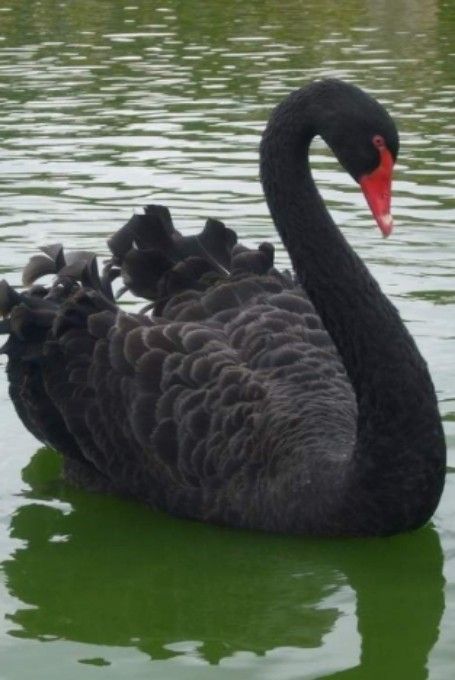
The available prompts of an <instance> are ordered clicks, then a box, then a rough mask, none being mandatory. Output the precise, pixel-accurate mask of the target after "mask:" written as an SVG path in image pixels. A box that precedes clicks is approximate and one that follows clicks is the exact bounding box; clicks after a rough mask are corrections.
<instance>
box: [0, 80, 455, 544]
mask: <svg viewBox="0 0 455 680" xmlns="http://www.w3.org/2000/svg"><path fill="white" fill-rule="evenodd" d="M317 135H319V136H320V137H322V139H323V140H324V141H325V142H326V144H327V145H328V147H329V148H330V149H331V151H332V152H333V154H334V156H335V157H336V159H337V160H338V162H339V163H340V164H341V166H342V167H343V168H344V170H345V171H346V172H347V173H348V174H349V175H350V176H351V177H352V178H353V179H354V180H355V182H356V183H357V184H358V185H359V186H360V189H361V191H362V192H363V194H364V196H365V198H366V200H367V203H368V205H369V207H370V210H371V213H372V216H373V217H374V219H375V220H376V222H377V225H378V227H379V229H380V231H381V232H382V234H383V235H384V236H388V235H389V234H390V233H391V231H392V227H393V221H392V218H391V215H390V206H391V188H392V175H393V169H394V165H395V162H396V158H397V154H398V148H399V137H398V132H397V128H396V125H395V123H394V121H393V119H392V117H391V116H390V115H389V113H388V112H387V111H386V109H385V108H384V106H382V105H381V104H380V103H379V102H378V101H377V100H376V99H374V98H373V97H372V96H371V95H369V94H367V93H366V92H365V91H363V90H362V89H361V88H359V87H357V86H356V85H354V84H351V83H348V82H345V81H342V80H339V79H335V78H326V79H322V80H317V81H313V82H311V83H309V84H306V85H304V86H302V87H301V88H299V89H297V90H295V91H293V92H291V93H290V94H288V95H287V96H286V97H285V99H284V100H283V101H282V102H281V103H279V104H278V106H276V108H275V109H274V110H273V112H272V113H271V115H270V118H269V121H268V123H267V125H266V127H265V130H264V132H263V135H262V139H261V142H260V147H259V156H260V178H261V182H262V187H263V191H264V196H265V199H266V203H267V205H268V208H269V211H270V215H271V217H272V220H273V222H274V225H275V228H276V230H277V232H278V235H279V236H280V238H281V240H282V243H283V245H284V247H285V248H286V250H287V252H288V254H289V258H290V262H291V264H292V271H291V272H289V271H279V270H278V269H277V268H276V267H275V266H274V248H273V245H272V244H270V243H267V242H265V243H261V244H259V246H258V248H257V249H249V248H247V247H246V246H244V245H242V244H241V243H240V242H238V239H237V234H236V232H235V231H234V230H233V229H231V228H229V227H226V226H225V225H224V224H223V223H222V222H221V221H219V220H217V219H209V220H207V222H206V224H205V227H204V228H203V230H202V231H201V232H200V233H199V234H198V235H193V236H184V235H182V233H181V232H179V231H178V230H177V229H176V228H175V226H174V224H173V221H172V218H171V214H170V212H169V210H168V209H167V208H166V207H164V206H161V205H149V206H147V207H146V208H145V210H144V212H143V214H135V215H133V217H132V218H131V219H130V220H129V221H128V222H127V224H126V225H124V226H123V227H121V228H120V229H119V230H118V231H117V232H116V233H114V235H113V236H112V237H111V238H110V239H109V241H108V246H109V249H110V252H111V257H110V259H108V260H107V261H106V262H105V263H104V266H103V269H102V271H101V273H100V268H99V266H98V263H97V259H96V257H95V255H93V254H92V253H90V252H85V251H76V252H71V251H69V252H66V251H65V249H64V247H63V246H62V245H61V244H52V245H48V246H45V247H43V248H42V251H41V254H39V255H35V256H33V257H32V258H31V260H30V261H29V263H28V264H27V265H26V267H25V269H24V272H23V283H24V289H23V290H22V291H19V290H16V289H15V288H14V287H12V286H10V285H9V284H8V283H7V282H6V281H3V282H2V283H1V284H0V311H1V313H2V315H3V317H4V318H3V321H2V322H1V324H0V332H1V333H3V334H7V335H8V338H7V340H6V343H5V344H4V346H3V348H2V350H1V351H2V352H3V353H5V354H6V355H7V358H8V362H7V375H8V379H9V393H10V396H11V399H12V401H13V403H14V406H15V408H16V411H17V413H18V415H19V417H20V418H21V420H22V421H23V423H24V424H25V426H26V427H27V428H28V429H29V430H30V431H31V432H32V433H33V434H34V435H35V436H36V437H37V438H38V439H39V440H40V441H41V442H43V443H44V444H46V445H47V446H50V447H53V448H54V449H56V450H57V451H59V452H60V453H61V454H62V458H63V475H64V476H65V478H66V479H67V480H68V481H69V482H70V483H73V484H75V485H77V486H79V487H81V488H84V489H86V490H88V491H93V492H104V493H110V494H118V495H119V496H123V497H128V498H134V499H137V500H138V501H140V502H143V503H145V504H147V505H149V506H151V507H152V508H155V509H158V510H164V511H166V512H168V513H170V514H172V515H174V516H177V517H181V518H187V519H193V520H198V521H203V522H210V523H214V524H218V525H225V526H230V527H235V528H241V529H250V530H260V531H266V532H274V533H285V534H297V535H302V536H321V537H343V536H346V537H347V536H350V537H362V536H363V537H365V536H388V535H392V534H396V533H399V532H404V531H410V530H413V529H417V528H419V527H421V526H422V525H424V524H425V523H426V522H428V521H429V519H430V518H431V517H432V515H433V513H434V511H435V509H436V507H437V505H438V502H439V500H440V497H441V494H442V491H443V486H444V479H445V470H446V462H445V460H446V458H445V457H446V449H445V440H444V434H443V429H442V424H441V418H440V415H439V412H438V404H437V397H436V393H435V389H434V386H433V383H432V379H431V376H430V373H429V370H428V367H427V364H426V362H425V360H424V359H423V357H422V356H421V354H420V352H419V350H418V349H417V346H416V343H415V341H414V339H413V338H412V336H411V334H410V333H409V331H408V330H407V328H406V326H405V325H404V323H403V321H402V320H401V318H400V315H399V313H398V311H397V309H396V308H395V307H394V305H393V304H392V303H391V302H390V300H389V299H388V298H387V297H386V295H385V294H384V293H383V292H382V291H381V289H380V287H379V285H378V283H377V282H376V280H375V279H374V278H373V276H372V275H371V273H370V272H369V270H368V268H367V267H366V265H365V264H364V262H363V261H362V259H361V258H360V257H359V256H358V255H357V254H356V253H355V252H354V250H353V248H352V247H351V246H350V245H349V243H348V241H347V240H346V238H345V237H344V236H343V234H342V232H341V230H340V229H339V228H338V227H337V226H336V225H335V223H334V221H333V219H332V217H331V215H330V213H329V211H328V209H327V208H326V206H325V204H324V201H323V199H322V197H321V195H320V193H319V192H318V189H317V186H316V183H315V181H314V179H313V176H312V173H311V169H310V158H309V156H310V153H309V147H310V143H311V141H312V140H313V138H314V137H315V136H317ZM45 274H53V275H54V279H53V281H52V283H51V284H50V285H43V284H42V283H37V281H38V280H39V278H40V277H41V276H43V275H45ZM118 277H121V278H122V280H123V283H124V288H126V289H128V290H129V291H130V292H131V293H132V294H134V295H136V296H137V297H139V298H143V299H144V300H146V301H147V304H146V305H145V307H143V308H142V309H141V310H140V311H139V312H135V313H131V312H127V311H126V310H125V309H123V308H122V307H121V304H120V303H119V301H118V296H119V294H117V295H114V292H113V282H114V280H115V279H116V278H118Z"/></svg>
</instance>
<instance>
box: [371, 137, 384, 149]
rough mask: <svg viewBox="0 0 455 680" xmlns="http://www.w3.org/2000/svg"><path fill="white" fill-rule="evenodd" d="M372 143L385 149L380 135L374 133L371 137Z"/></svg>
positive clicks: (378, 147)
mask: <svg viewBox="0 0 455 680" xmlns="http://www.w3.org/2000/svg"><path fill="white" fill-rule="evenodd" d="M373 144H374V145H375V147H376V148H377V149H385V141H384V137H382V136H381V135H375V136H374V137H373Z"/></svg>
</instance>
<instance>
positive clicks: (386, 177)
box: [359, 147, 393, 236]
mask: <svg viewBox="0 0 455 680" xmlns="http://www.w3.org/2000/svg"><path fill="white" fill-rule="evenodd" d="M379 154H380V161H379V165H378V167H377V168H376V170H373V172H370V174H368V175H362V177H361V178H360V180H359V184H360V187H361V189H362V191H363V194H364V196H365V198H366V199H367V203H368V205H369V206H370V210H371V212H372V214H373V217H374V219H375V220H376V222H377V223H378V227H379V229H380V230H381V231H382V233H383V235H384V236H389V235H390V234H391V233H392V228H393V220H392V215H391V214H390V201H391V197H392V172H393V158H392V154H391V153H390V151H389V150H388V149H387V148H386V147H383V148H381V149H379Z"/></svg>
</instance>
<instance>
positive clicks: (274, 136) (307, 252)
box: [261, 90, 445, 534]
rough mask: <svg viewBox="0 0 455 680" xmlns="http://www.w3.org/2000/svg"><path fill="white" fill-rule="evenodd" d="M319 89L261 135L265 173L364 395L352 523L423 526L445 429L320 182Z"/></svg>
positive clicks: (303, 277) (268, 191) (351, 488)
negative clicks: (313, 149) (316, 158)
mask: <svg viewBox="0 0 455 680" xmlns="http://www.w3.org/2000/svg"><path fill="white" fill-rule="evenodd" d="M311 94H312V95H313V96H311V97H310V96H309V93H308V91H306V90H298V91H296V92H294V93H292V94H291V95H290V97H288V99H286V100H285V101H284V102H283V103H282V104H281V105H280V106H279V107H278V108H277V109H276V110H275V112H274V114H272V117H271V119H270V122H269V125H268V126H267V128H266V131H265V133H264V136H263V140H262V143H261V179H262V183H263V187H264V193H265V196H266V199H267V203H268V206H269V209H270V212H271V215H272V218H273V220H274V222H275V225H276V228H277V230H278V232H279V234H280V236H281V238H282V240H283V243H284V245H285V247H286V248H287V250H288V252H289V255H290V258H291V261H292V264H293V267H294V270H295V272H296V274H297V276H298V278H299V280H300V282H301V283H302V285H303V286H304V287H305V289H306V291H307V293H308V294H309V296H310V298H311V300H312V302H313V304H314V305H315V307H316V309H317V311H318V313H319V315H320V316H321V319H322V321H323V323H324V324H325V327H326V329H327V331H328V332H329V334H330V335H331V337H332V339H333V340H334V342H335V344H336V346H337V348H338V351H339V353H340V355H341V358H342V360H343V363H344V366H345V368H346V371H347V374H348V376H349V378H350V380H351V383H352V385H353V388H354V391H355V394H356V398H357V403H358V412H359V415H358V429H357V442H356V445H355V449H354V451H353V455H352V457H351V458H350V460H349V462H348V463H347V464H346V465H347V469H346V470H345V503H346V507H345V513H346V512H347V513H348V515H349V520H348V522H350V525H351V526H350V527H349V533H352V531H351V529H352V524H353V523H355V522H358V523H359V526H358V531H357V533H360V534H361V533H367V534H371V533H372V521H374V522H376V524H377V530H376V533H394V532H396V531H403V530H406V529H411V528H414V527H416V526H420V525H421V524H423V523H424V522H426V521H427V520H428V518H429V517H430V516H431V515H432V513H433V512H434V510H435V507H436V506H437V503H438V501H439V498H440V495H441V492H442V488H443V481H444V474H445V444H444V436H443V433H442V427H441V421H440V416H439V413H438V408H437V401H436V396H435V392H434V388H433V384H432V381H431V378H430V375H429V373H428V370H427V366H426V364H425V361H424V360H423V359H422V357H421V355H420V353H419V351H418V350H417V347H416V345H415V343H414V341H413V339H412V337H411V336H410V334H409V332H408V331H407V329H406V328H405V326H404V324H403V322H402V321H401V319H400V317H399V314H398V312H397V310H396V309H395V308H394V306H393V305H392V304H391V302H390V301H389V300H388V299H387V297H386V296H385V295H384V294H383V293H382V291H381V290H380V288H379V286H378V284H377V282H376V281H375V280H374V278H373V277H372V276H371V274H370V273H369V271H368V269H367V268H366V266H365V265H364V263H363V262H362V260H361V259H360V258H359V257H358V256H357V255H356V253H355V252H354V251H353V249H352V248H351V247H350V246H349V244H348V242H347V241H346V239H345V238H344V237H343V235H342V234H341V232H340V231H339V229H338V228H337V227H336V225H335V224H334V222H333V220H332V218H331V216H330V214H329V212H328V210H327V208H326V206H325V204H324V202H323V200H322V198H321V196H320V194H319V192H318V190H317V188H316V186H315V183H314V180H313V178H312V175H311V172H310V168H309V160H308V152H309V145H310V142H311V140H312V138H313V137H314V136H315V135H316V134H319V133H322V131H323V130H324V129H325V127H326V125H327V117H330V115H333V112H330V111H327V109H325V111H324V112H322V111H321V110H320V109H319V108H318V105H317V96H316V97H315V96H314V92H312V93H311ZM321 136H323V134H321ZM340 515H341V516H342V515H343V513H340ZM356 518H358V519H356ZM339 531H340V532H341V533H342V532H343V527H339Z"/></svg>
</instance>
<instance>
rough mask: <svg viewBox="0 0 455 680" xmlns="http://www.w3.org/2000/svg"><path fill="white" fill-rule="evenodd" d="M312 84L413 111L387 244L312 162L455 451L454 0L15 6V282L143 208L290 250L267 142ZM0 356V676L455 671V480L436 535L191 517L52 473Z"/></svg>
mask: <svg viewBox="0 0 455 680" xmlns="http://www.w3.org/2000/svg"><path fill="white" fill-rule="evenodd" d="M321 75H336V76H339V77H342V78H346V79H348V80H351V81H354V82H356V83H358V84H359V85H361V86H362V87H365V88H367V89H368V90H369V91H371V92H372V93H374V94H376V95H377V96H378V97H379V98H380V99H381V101H383V102H384V103H385V104H386V105H387V106H388V108H389V109H390V110H391V112H392V113H393V115H394V116H395V118H396V120H397V122H398V125H399V127H400V130H401V138H402V147H401V154H400V163H399V165H398V168H397V172H396V180H395V194H394V215H395V220H396V225H397V226H396V232H395V234H394V236H393V237H392V238H391V239H389V240H387V241H384V240H382V239H380V237H379V235H378V233H377V230H375V229H374V228H373V227H372V223H371V218H370V217H369V215H368V210H367V208H366V206H365V205H364V200H363V198H362V197H361V196H360V195H359V192H358V189H357V187H356V186H355V185H354V183H353V182H352V181H351V180H350V179H349V178H348V177H347V176H346V175H345V174H344V172H342V171H341V170H340V168H339V167H338V165H337V163H336V162H335V161H334V159H333V158H332V156H331V155H330V153H329V152H328V151H327V149H326V148H325V147H324V146H323V144H322V143H320V142H316V143H315V144H314V147H313V157H312V160H313V168H314V173H315V176H316V178H317V181H318V185H319V186H320V187H321V189H322V192H323V194H324V197H325V199H326V202H327V203H328V205H329V207H330V209H331V211H332V213H333V215H334V217H335V218H336V220H337V222H338V223H339V224H340V225H341V226H342V228H343V230H344V231H345V233H346V234H347V236H348V238H349V239H350V241H351V243H352V244H353V245H354V246H355V248H356V249H357V250H358V252H359V253H360V254H361V255H362V257H364V258H365V260H366V261H367V262H368V264H369V266H370V268H371V270H372V271H373V273H374V274H375V276H376V277H377V278H378V279H379V280H380V282H381V285H382V286H383V288H384V289H385V290H386V291H387V293H388V294H389V295H390V296H391V297H392V299H393V300H394V302H395V304H396V305H397V306H398V307H399V308H400V310H401V313H402V315H403V317H404V319H405V320H406V322H407V324H408V325H409V327H410V329H411V331H412V333H413V334H414V335H415V337H416V339H417V342H418V344H419V346H420V347H421V350H422V352H423V354H424V355H425V357H426V358H427V360H428V362H429V365H430V368H431V371H432V374H433V376H434V380H435V384H436V387H437V390H438V395H439V398H440V404H441V412H442V414H443V418H444V424H445V428H446V433H447V440H448V445H449V465H451V466H455V389H454V373H455V371H454V368H455V360H454V355H455V315H454V303H455V287H454V282H453V277H454V273H455V265H454V262H455V258H454V255H455V235H454V233H453V231H452V223H453V222H454V221H455V220H454V218H455V210H454V204H453V195H454V185H455V150H454V149H455V144H454V141H455V128H454V124H453V109H454V103H455V102H454V94H455V3H454V2H452V1H451V0H445V1H439V2H438V1H437V0H419V1H417V0H402V1H400V0H370V1H368V0H346V1H345V2H334V1H330V0H309V1H305V0H281V2H272V1H271V0H250V1H249V2H248V3H245V2H239V1H237V0H232V1H227V0H224V1H223V0H205V1H204V0H195V1H192V0H169V1H167V0H161V2H156V1H154V0H151V1H146V0H73V1H70V0H60V1H58V0H41V1H35V0H0V273H1V275H2V276H3V275H4V276H7V277H8V279H9V280H11V281H13V282H15V283H19V282H20V269H21V267H22V266H23V265H24V263H25V261H26V260H27V258H28V257H29V255H30V254H31V253H32V252H35V250H36V248H37V246H39V245H42V244H43V243H46V242H55V241H58V240H62V241H64V242H66V243H68V244H71V245H73V246H75V247H78V248H80V247H83V248H86V249H92V250H95V251H97V252H99V253H100V254H101V255H102V254H105V253H106V246H105V240H106V238H107V236H108V235H109V233H110V232H111V231H112V230H113V229H115V228H117V227H118V226H119V225H121V224H122V223H123V222H124V221H125V220H126V219H128V217H129V216H130V214H131V212H132V210H133V209H134V208H137V207H139V206H141V205H143V204H144V203H146V202H152V201H153V202H160V201H161V202H164V203H166V204H167V205H168V206H169V207H170V208H171V209H172V212H173V215H174V218H175V221H176V223H177V226H178V227H179V228H181V229H182V230H183V231H185V232H186V233H191V232H192V231H193V230H196V229H198V228H200V226H201V225H202V223H203V220H204V219H205V218H206V217H207V216H214V217H219V218H221V219H223V220H225V221H226V223H227V224H229V225H230V226H233V227H234V228H236V229H237V230H238V231H239V233H240V234H241V237H242V239H243V240H244V241H246V242H247V243H256V242H257V241H258V240H263V239H264V238H268V239H272V240H274V241H275V242H276V236H275V234H274V231H273V228H272V225H271V222H270V219H269V217H268V215H267V211H266V208H265V205H264V201H263V199H262V196H261V191H260V187H259V184H258V181H257V174H258V173H257V144H258V139H259V135H260V132H261V130H262V128H263V126H264V123H265V120H266V118H267V115H268V112H269V111H270V109H271V107H272V106H273V105H274V104H275V103H277V102H278V101H279V100H280V98H281V97H282V96H284V94H285V93H286V92H288V91H289V90H290V89H292V88H294V87H297V86H298V85H300V84H301V83H302V82H304V81H307V80H309V79H311V78H314V77H318V76H321ZM278 260H279V262H280V263H281V264H283V265H284V264H286V262H287V259H286V254H285V253H284V251H283V249H282V248H281V247H280V248H279V251H278ZM126 302H130V303H132V299H130V300H129V301H128V300H127V301H126ZM3 365H4V360H3V359H2V360H1V366H0V369H1V375H0V449H1V453H0V562H1V563H2V567H1V569H0V679H1V680H57V679H58V680H60V679H61V678H65V679H68V680H73V679H77V680H79V679H81V680H91V679H92V678H100V680H103V679H104V678H106V679H107V680H114V679H115V680H123V679H124V678H128V679H131V680H142V679H145V678H154V679H155V678H156V679H159V680H161V679H164V680H168V679H179V680H180V679H183V680H187V679H189V678H191V679H195V680H196V679H199V678H200V679H201V680H204V679H205V678H208V679H210V680H211V679H213V680H222V679H224V678H236V679H243V678H245V679H248V680H249V679H256V678H257V679H262V678H265V679H267V680H297V679H299V680H300V679H303V678H305V679H306V678H327V679H328V678H331V679H334V678H340V679H341V678H346V680H348V679H350V680H353V679H356V680H376V679H377V680H421V679H423V678H431V679H432V680H433V679H440V680H448V679H449V678H452V677H453V673H454V666H455V652H454V651H453V650H454V642H455V531H454V528H453V527H454V519H455V482H454V475H453V474H452V472H451V471H450V470H449V474H448V477H447V485H446V489H445V493H444V496H443V499H442V502H441V504H440V507H439V508H438V511H437V513H436V515H435V517H434V520H433V523H432V525H430V526H428V527H426V528H424V529H423V530H421V531H419V532H416V533H414V534H412V535H406V536H399V537H395V538H393V539H387V540H358V541H322V540H305V539H296V538H288V537H277V536H267V535H261V534H254V533H249V532H237V531H231V530H227V529H220V528H216V527H210V526H201V525H199V524H196V523H192V522H182V521H177V520H175V519H172V518H169V517H166V516H163V515H161V514H157V513H153V512H151V511H150V510H147V509H145V508H143V507H141V506H139V505H136V504H134V503H129V502H124V501H119V500H116V499H113V498H106V497H100V496H96V495H89V494H84V493H81V492H79V491H75V490H74V489H72V488H70V487H68V486H67V485H65V484H64V483H63V482H61V480H60V479H59V463H58V457H57V455H56V454H55V453H53V452H50V451H46V450H43V449H38V444H37V442H36V441H35V440H34V439H33V438H32V437H31V435H29V434H28V433H27V432H26V431H25V430H24V429H23V427H22V425H21V424H20V422H19V420H18V418H17V417H16V415H15V413H14V411H13V408H12V406H11V404H10V403H9V399H8V396H7V385H6V381H5V378H4V371H3Z"/></svg>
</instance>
